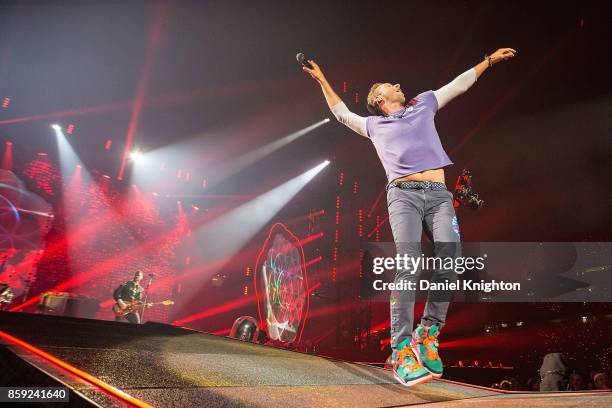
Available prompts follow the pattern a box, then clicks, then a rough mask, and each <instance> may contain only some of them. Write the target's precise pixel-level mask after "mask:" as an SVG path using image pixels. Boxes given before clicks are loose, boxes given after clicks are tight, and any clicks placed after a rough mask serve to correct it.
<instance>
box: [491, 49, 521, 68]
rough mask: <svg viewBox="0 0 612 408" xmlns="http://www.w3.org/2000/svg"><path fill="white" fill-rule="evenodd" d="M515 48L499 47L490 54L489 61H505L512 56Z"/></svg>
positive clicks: (494, 62)
mask: <svg viewBox="0 0 612 408" xmlns="http://www.w3.org/2000/svg"><path fill="white" fill-rule="evenodd" d="M514 54H516V50H515V49H513V48H500V49H498V50H497V51H495V52H494V53H493V54H491V63H493V64H496V63H498V62H500V61H506V60H509V59H510V58H512V57H514Z"/></svg>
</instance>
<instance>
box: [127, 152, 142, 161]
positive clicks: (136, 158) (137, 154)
mask: <svg viewBox="0 0 612 408" xmlns="http://www.w3.org/2000/svg"><path fill="white" fill-rule="evenodd" d="M130 159H131V160H132V161H133V162H134V163H141V162H142V161H143V160H144V155H143V154H142V153H141V152H139V151H138V150H134V151H133V152H132V153H130Z"/></svg>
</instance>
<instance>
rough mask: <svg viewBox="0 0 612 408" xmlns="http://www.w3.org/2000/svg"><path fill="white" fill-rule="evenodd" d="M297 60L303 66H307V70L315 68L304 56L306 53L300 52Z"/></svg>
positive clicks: (296, 57)
mask: <svg viewBox="0 0 612 408" xmlns="http://www.w3.org/2000/svg"><path fill="white" fill-rule="evenodd" d="M295 59H296V60H297V61H298V62H299V63H300V64H302V65H303V66H305V67H306V68H309V69H313V68H314V67H313V66H312V64H311V63H310V62H308V60H307V59H306V57H305V56H304V53H302V52H299V53H298V54H297V55H296V56H295Z"/></svg>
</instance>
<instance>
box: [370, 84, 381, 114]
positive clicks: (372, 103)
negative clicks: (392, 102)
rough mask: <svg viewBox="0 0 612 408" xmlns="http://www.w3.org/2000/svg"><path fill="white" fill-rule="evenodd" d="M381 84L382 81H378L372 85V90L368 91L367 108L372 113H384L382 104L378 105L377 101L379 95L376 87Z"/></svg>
mask: <svg viewBox="0 0 612 408" xmlns="http://www.w3.org/2000/svg"><path fill="white" fill-rule="evenodd" d="M381 85H382V82H376V83H375V84H374V85H372V87H371V88H370V92H369V93H368V99H367V103H368V104H367V106H366V108H367V110H368V112H370V113H371V114H372V115H384V114H383V111H382V110H381V109H380V106H378V102H376V97H377V96H378V94H377V93H376V89H377V88H378V87H379V86H381Z"/></svg>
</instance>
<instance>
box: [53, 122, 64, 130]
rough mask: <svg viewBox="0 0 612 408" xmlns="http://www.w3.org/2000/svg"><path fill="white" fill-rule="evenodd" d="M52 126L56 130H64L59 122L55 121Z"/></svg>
mask: <svg viewBox="0 0 612 408" xmlns="http://www.w3.org/2000/svg"><path fill="white" fill-rule="evenodd" d="M51 128H52V129H53V130H55V131H60V130H62V127H61V126H60V125H58V124H57V123H54V124H52V125H51Z"/></svg>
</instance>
